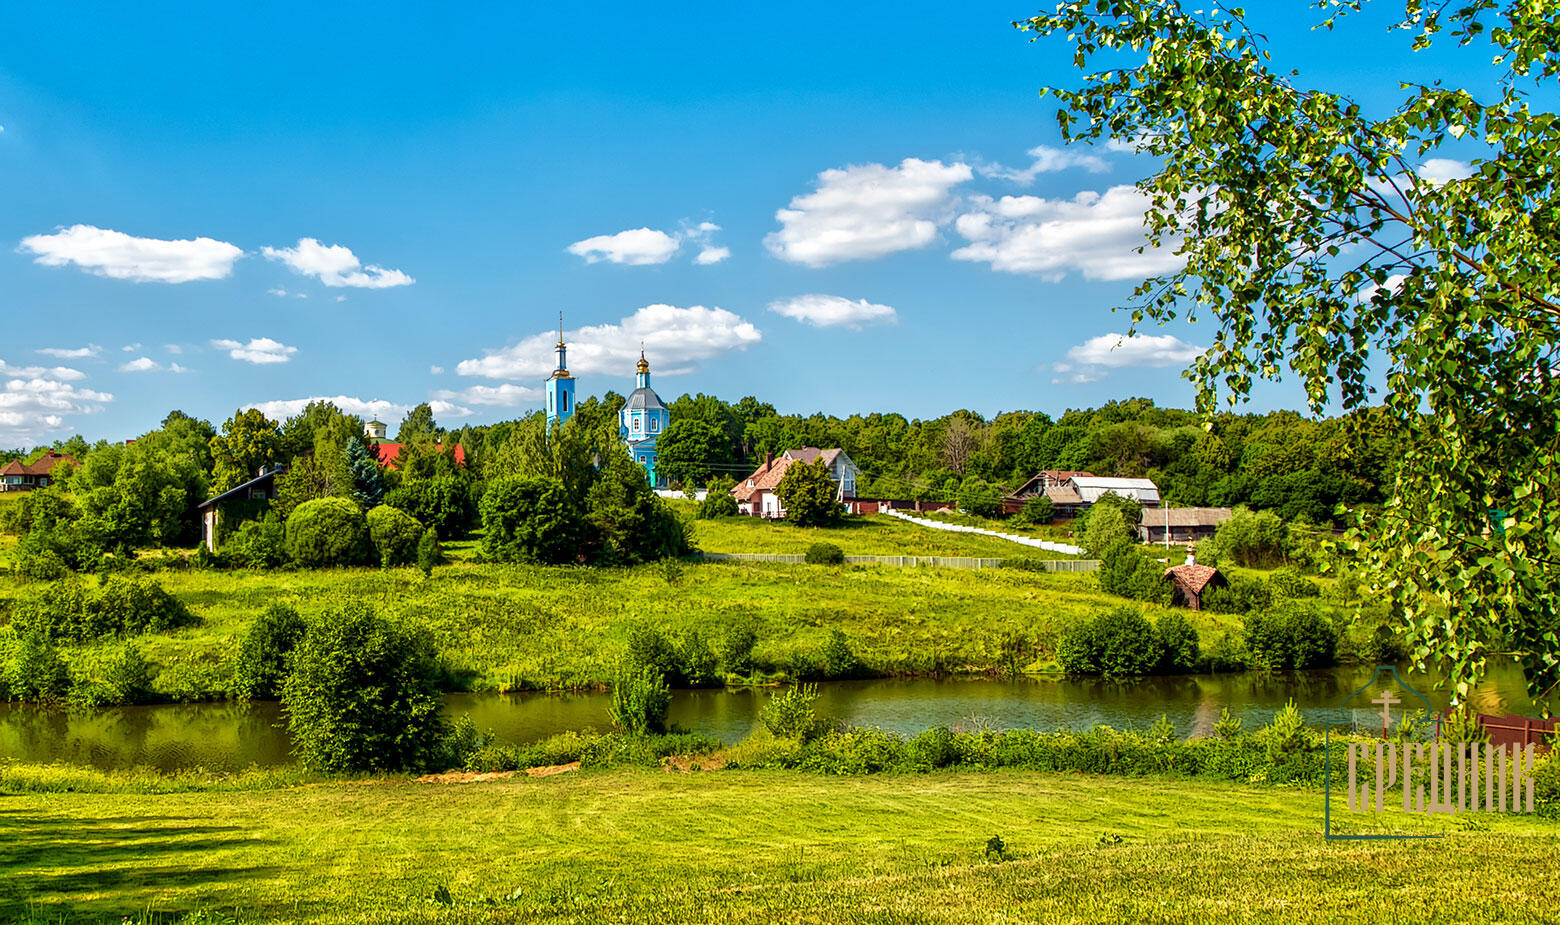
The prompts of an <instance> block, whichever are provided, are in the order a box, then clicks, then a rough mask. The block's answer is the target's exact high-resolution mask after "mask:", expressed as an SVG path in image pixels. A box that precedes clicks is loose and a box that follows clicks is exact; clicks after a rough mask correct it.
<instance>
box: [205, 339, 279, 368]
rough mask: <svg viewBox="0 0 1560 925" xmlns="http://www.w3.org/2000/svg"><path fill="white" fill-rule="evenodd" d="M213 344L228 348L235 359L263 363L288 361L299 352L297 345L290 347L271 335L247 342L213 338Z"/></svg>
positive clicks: (229, 353) (229, 354)
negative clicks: (270, 336) (273, 338)
mask: <svg viewBox="0 0 1560 925" xmlns="http://www.w3.org/2000/svg"><path fill="white" fill-rule="evenodd" d="M211 346H213V347H216V348H217V349H219V350H226V351H227V352H228V356H230V357H232V358H233V359H235V360H243V361H244V362H245V363H255V364H261V365H263V364H269V363H286V362H287V361H288V360H291V359H292V355H293V354H295V353H297V352H298V348H297V347H289V346H287V345H286V344H283V343H281V342H279V341H274V340H272V339H271V338H269V337H256V338H253V339H251V340H250V341H249V343H247V344H246V343H243V342H241V341H236V340H213V341H212V342H211Z"/></svg>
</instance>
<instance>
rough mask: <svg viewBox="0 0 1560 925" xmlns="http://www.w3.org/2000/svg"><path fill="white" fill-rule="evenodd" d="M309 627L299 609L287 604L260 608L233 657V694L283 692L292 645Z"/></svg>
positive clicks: (269, 696)
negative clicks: (299, 614) (299, 613)
mask: <svg viewBox="0 0 1560 925" xmlns="http://www.w3.org/2000/svg"><path fill="white" fill-rule="evenodd" d="M306 630H307V626H306V625H305V624H304V622H303V618H302V617H300V616H298V611H296V610H294V609H292V608H291V607H288V606H287V605H285V604H275V603H273V604H269V605H267V606H266V608H265V609H264V610H262V611H260V613H259V614H257V615H256V616H255V620H254V622H253V623H251V624H249V629H247V630H245V631H244V638H243V640H242V641H241V642H239V644H238V654H237V655H236V656H235V657H234V659H233V694H234V695H236V696H238V697H246V698H249V699H252V700H271V699H274V698H276V697H279V696H281V693H282V686H283V684H284V683H285V682H286V680H287V673H288V670H289V668H290V660H291V658H292V652H293V649H295V648H297V646H298V643H299V641H300V640H302V639H303V636H304V633H305V632H306Z"/></svg>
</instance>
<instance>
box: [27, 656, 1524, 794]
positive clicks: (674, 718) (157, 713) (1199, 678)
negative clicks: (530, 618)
mask: <svg viewBox="0 0 1560 925" xmlns="http://www.w3.org/2000/svg"><path fill="white" fill-rule="evenodd" d="M1370 674H1371V669H1370V668H1369V667H1356V666H1346V667H1338V668H1333V669H1327V670H1321V671H1294V672H1276V673H1260V672H1246V673H1240V674H1223V675H1191V676H1183V677H1167V678H1147V679H1143V680H1138V681H1132V682H1122V683H1116V682H1109V681H1098V680H1034V679H1025V680H1017V681H990V680H969V679H945V680H930V679H916V680H877V681H842V682H835V683H831V684H820V685H819V693H820V711H819V712H820V713H822V714H823V715H826V716H828V717H829V718H831V719H835V720H842V721H844V722H847V723H851V724H853V725H858V726H877V727H880V728H882V729H887V730H890V731H893V732H899V733H914V732H919V731H920V730H922V729H925V728H927V727H928V726H935V725H946V726H949V727H953V728H955V729H980V728H985V729H1010V728H1035V729H1046V730H1050V729H1057V728H1070V729H1085V728H1088V727H1090V726H1093V725H1097V724H1107V725H1111V726H1115V727H1117V728H1126V727H1129V726H1130V727H1135V728H1139V729H1142V728H1146V727H1147V726H1149V725H1150V724H1152V723H1153V722H1154V721H1155V720H1157V719H1158V718H1159V717H1160V716H1161V715H1165V716H1168V717H1169V719H1170V721H1171V722H1172V723H1174V725H1175V727H1176V730H1177V732H1178V733H1179V734H1180V735H1182V736H1188V735H1207V734H1208V733H1209V732H1210V731H1211V730H1212V728H1213V723H1214V722H1215V721H1216V720H1217V719H1218V718H1219V713H1220V711H1221V710H1222V709H1223V708H1224V707H1228V708H1229V709H1230V712H1231V713H1233V714H1234V715H1236V716H1239V717H1241V718H1242V719H1244V720H1245V723H1246V728H1247V729H1254V728H1256V727H1257V726H1259V725H1261V724H1263V723H1265V722H1267V721H1268V719H1269V718H1270V717H1271V716H1272V715H1273V713H1274V711H1276V710H1278V709H1280V708H1281V707H1283V705H1284V704H1285V702H1287V701H1288V700H1289V699H1290V698H1294V700H1295V703H1296V704H1297V705H1298V706H1299V707H1300V708H1301V710H1302V711H1306V712H1307V713H1308V714H1309V715H1308V719H1309V720H1310V721H1312V722H1320V721H1321V720H1322V719H1323V711H1327V710H1335V709H1336V708H1337V706H1338V704H1339V702H1340V701H1341V700H1342V699H1343V698H1344V697H1346V696H1347V695H1348V694H1349V693H1351V692H1352V691H1354V690H1355V689H1356V688H1358V687H1360V686H1361V685H1362V684H1364V683H1365V682H1366V681H1367V680H1368V679H1369V678H1370ZM1405 677H1406V679H1407V680H1408V683H1410V684H1412V685H1414V686H1415V687H1416V688H1418V689H1420V690H1421V691H1423V692H1424V693H1425V694H1426V695H1427V696H1428V697H1429V699H1430V701H1431V703H1432V704H1434V705H1436V706H1437V707H1444V706H1445V703H1446V695H1445V694H1444V693H1438V692H1435V691H1433V690H1432V689H1431V687H1432V685H1431V684H1430V683H1429V682H1428V681H1426V679H1424V678H1422V677H1420V678H1414V677H1412V676H1407V675H1405ZM770 693H771V692H770V691H769V690H735V691H675V692H673V696H672V709H671V722H672V723H673V724H675V725H677V726H680V727H682V728H684V729H687V730H689V731H692V732H701V733H704V734H706V735H711V736H714V737H716V738H719V739H721V740H723V741H725V742H728V743H731V742H736V741H739V740H741V739H742V738H743V737H745V736H746V735H748V733H749V732H751V731H752V729H753V727H754V725H755V724H756V723H757V715H758V710H759V708H760V707H761V706H762V705H763V703H764V701H765V699H767V698H768V696H769V694H770ZM610 699H611V698H610V695H608V694H600V693H590V694H538V693H531V694H452V695H450V696H449V697H447V698H446V701H445V709H446V713H447V714H449V715H451V716H457V715H460V714H468V715H470V716H471V717H472V719H473V720H474V721H475V722H476V725H477V727H478V728H479V729H483V730H491V731H492V732H494V733H496V734H497V735H498V736H500V737H501V738H503V739H506V740H508V741H511V742H521V743H523V742H531V741H535V740H537V739H541V738H545V737H547V736H549V735H553V734H555V733H559V732H564V731H568V730H577V729H585V728H587V727H595V728H597V729H605V728H607V726H608V720H607V704H608V701H609V700H610ZM1474 704H1475V706H1476V707H1477V708H1478V709H1479V710H1480V711H1481V712H1485V713H1507V712H1511V713H1525V714H1529V715H1532V714H1533V712H1534V710H1533V706H1532V703H1531V701H1530V700H1529V699H1528V698H1527V696H1526V694H1525V693H1524V689H1523V684H1522V676H1521V673H1520V672H1519V671H1517V670H1516V669H1515V668H1508V669H1502V670H1500V671H1497V672H1494V673H1493V674H1492V675H1491V676H1490V677H1489V679H1488V680H1486V682H1485V683H1484V684H1483V685H1482V686H1481V688H1480V689H1479V691H1478V692H1477V694H1476V696H1475V699H1474ZM289 747H290V746H289V741H288V737H287V732H286V729H285V728H284V726H283V718H282V714H281V710H280V708H279V706H278V705H277V704H275V703H269V702H260V703H199V704H166V705H159V706H140V707H116V708H111V709H99V710H89V709H84V708H72V707H58V706H36V705H29V704H0V757H8V758H14V759H19V760H24V761H39V762H53V761H60V762H66V763H71V764H79V765H90V766H93V767H97V768H104V769H122V768H130V767H136V766H141V765H144V766H149V767H154V768H157V769H159V770H163V771H172V770H179V769H186V768H205V769H208V770H214V771H232V770H239V769H242V768H246V767H249V766H251V765H258V766H261V767H271V766H277V765H285V764H288V763H290V761H291V758H290V756H289Z"/></svg>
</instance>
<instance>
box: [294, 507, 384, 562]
mask: <svg viewBox="0 0 1560 925" xmlns="http://www.w3.org/2000/svg"><path fill="white" fill-rule="evenodd" d="M372 551H373V546H372V544H370V542H369V539H368V521H367V520H366V519H365V518H364V517H363V512H362V511H361V510H359V509H358V506H357V505H356V504H353V503H352V502H351V501H348V500H347V499H346V498H316V499H314V500H313V501H305V502H303V503H302V504H300V505H298V507H297V508H295V509H294V510H293V512H292V516H290V517H288V518H287V555H288V556H289V557H290V558H291V559H292V560H293V561H294V562H296V563H298V564H299V565H301V566H303V567H305V568H321V567H324V566H331V565H357V564H358V563H360V562H366V561H368V559H369V557H370V556H371V555H372Z"/></svg>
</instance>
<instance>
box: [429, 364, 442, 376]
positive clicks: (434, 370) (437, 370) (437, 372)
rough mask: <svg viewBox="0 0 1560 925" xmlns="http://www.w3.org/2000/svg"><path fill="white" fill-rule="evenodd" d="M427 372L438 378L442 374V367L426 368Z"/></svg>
mask: <svg viewBox="0 0 1560 925" xmlns="http://www.w3.org/2000/svg"><path fill="white" fill-rule="evenodd" d="M428 372H430V373H432V374H433V375H435V376H440V375H443V374H444V367H442V366H430V367H428Z"/></svg>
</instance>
